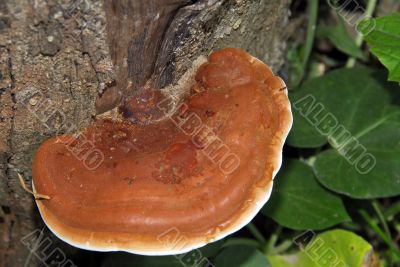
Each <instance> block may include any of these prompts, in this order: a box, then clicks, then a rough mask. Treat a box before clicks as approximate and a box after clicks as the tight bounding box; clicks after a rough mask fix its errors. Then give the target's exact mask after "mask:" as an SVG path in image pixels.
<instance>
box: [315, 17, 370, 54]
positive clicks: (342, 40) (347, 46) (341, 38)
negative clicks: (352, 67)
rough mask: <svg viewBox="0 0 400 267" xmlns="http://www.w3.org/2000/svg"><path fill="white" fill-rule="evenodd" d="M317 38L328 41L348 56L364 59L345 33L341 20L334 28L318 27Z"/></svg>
mask: <svg viewBox="0 0 400 267" xmlns="http://www.w3.org/2000/svg"><path fill="white" fill-rule="evenodd" d="M317 37H319V38H327V39H329V41H330V42H331V43H332V44H333V45H334V46H335V47H336V48H337V49H338V50H340V51H342V52H343V53H345V54H347V55H349V56H352V57H355V58H359V59H365V56H364V54H363V53H362V51H361V49H360V48H359V47H358V46H357V45H356V44H355V42H354V39H353V38H352V37H351V36H350V35H349V34H348V32H347V31H346V28H345V26H344V23H343V21H342V20H340V21H339V23H338V25H336V26H326V25H319V26H318V28H317Z"/></svg>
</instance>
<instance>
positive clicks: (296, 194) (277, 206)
mask: <svg viewBox="0 0 400 267" xmlns="http://www.w3.org/2000/svg"><path fill="white" fill-rule="evenodd" d="M274 183H275V185H274V189H273V191H272V196H271V199H270V200H269V201H268V203H267V204H266V205H265V207H264V208H263V209H262V213H263V214H265V215H267V216H269V217H271V218H273V219H274V220H275V221H277V222H278V223H279V224H281V225H283V226H286V227H289V228H292V229H324V228H327V227H330V226H332V225H335V224H337V223H340V222H343V221H348V220H350V218H349V216H348V215H347V213H346V209H345V207H344V205H343V203H342V200H341V199H340V198H339V197H337V196H336V195H334V194H333V193H331V192H329V191H328V190H326V189H324V188H323V187H322V186H321V185H319V184H318V182H317V181H316V180H315V178H314V174H313V172H312V170H311V168H310V167H308V166H307V165H305V164H304V163H302V162H300V161H297V160H288V161H285V162H284V166H283V169H282V171H281V172H280V173H279V175H278V177H277V178H276V179H275V180H274Z"/></svg>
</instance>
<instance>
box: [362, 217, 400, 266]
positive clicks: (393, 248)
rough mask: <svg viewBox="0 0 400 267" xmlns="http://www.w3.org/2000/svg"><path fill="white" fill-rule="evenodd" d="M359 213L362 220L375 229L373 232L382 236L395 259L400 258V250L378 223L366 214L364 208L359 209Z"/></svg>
mask: <svg viewBox="0 0 400 267" xmlns="http://www.w3.org/2000/svg"><path fill="white" fill-rule="evenodd" d="M359 213H360V215H361V216H362V217H363V218H364V220H365V221H366V222H367V223H368V225H369V226H370V227H371V228H372V229H373V230H374V231H375V233H376V234H377V235H378V236H379V237H380V238H382V240H383V241H384V242H385V243H386V244H387V245H388V246H389V248H390V250H391V251H392V253H393V255H395V256H396V258H397V260H398V259H400V251H399V249H398V248H397V247H396V246H395V245H394V244H393V242H392V240H391V239H390V238H389V237H388V236H387V235H386V234H385V233H384V232H383V231H382V229H381V228H379V226H378V224H377V223H376V222H375V221H374V220H373V219H372V218H371V217H370V216H369V215H368V213H367V212H366V211H364V210H360V211H359Z"/></svg>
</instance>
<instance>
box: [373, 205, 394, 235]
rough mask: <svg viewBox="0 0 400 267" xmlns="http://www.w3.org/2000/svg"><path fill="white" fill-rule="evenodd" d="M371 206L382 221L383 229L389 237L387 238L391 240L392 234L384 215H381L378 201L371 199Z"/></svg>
mask: <svg viewBox="0 0 400 267" xmlns="http://www.w3.org/2000/svg"><path fill="white" fill-rule="evenodd" d="M372 207H373V208H374V210H375V212H376V214H377V215H378V218H379V220H380V221H381V223H382V226H383V229H384V230H385V233H386V235H387V237H389V239H390V240H392V234H391V233H390V230H389V227H388V225H387V223H386V220H385V217H384V216H383V213H382V211H381V208H380V207H379V203H378V202H377V201H376V200H373V201H372Z"/></svg>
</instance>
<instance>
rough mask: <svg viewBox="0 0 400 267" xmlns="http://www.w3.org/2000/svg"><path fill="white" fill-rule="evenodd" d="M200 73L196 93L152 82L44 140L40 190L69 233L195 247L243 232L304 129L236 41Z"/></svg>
mask: <svg viewBox="0 0 400 267" xmlns="http://www.w3.org/2000/svg"><path fill="white" fill-rule="evenodd" d="M194 69H195V71H193V72H192V74H190V75H191V76H190V75H189V76H187V77H189V78H187V81H186V83H185V85H184V86H183V87H184V89H185V90H178V89H176V88H175V89H174V90H167V89H165V90H164V89H161V90H152V89H149V88H147V89H143V90H141V91H140V92H139V93H137V94H136V95H134V96H133V97H130V98H128V99H127V100H125V101H124V102H123V103H122V104H121V106H120V107H119V108H118V112H117V114H118V116H117V118H115V117H114V118H112V117H109V118H105V117H103V118H98V119H97V120H96V121H95V122H93V123H92V125H90V126H89V127H87V128H86V129H84V130H83V131H82V132H81V133H80V134H79V135H77V136H76V135H62V136H58V137H55V138H52V139H49V140H47V141H45V142H44V143H43V144H42V145H41V146H40V148H39V149H38V151H37V153H36V155H35V158H34V162H33V188H34V190H35V192H38V193H40V194H43V195H47V196H49V197H50V199H37V200H36V203H37V205H38V207H39V211H40V213H41V216H42V218H43V220H44V221H45V223H46V224H47V226H48V227H49V228H50V229H51V230H52V231H53V232H54V233H55V234H56V235H57V236H58V237H59V238H60V239H62V240H64V241H66V242H67V243H69V244H71V245H74V246H76V247H80V248H84V249H88V250H96V251H116V250H122V251H127V252H132V253H137V254H143V255H168V254H178V253H184V252H187V251H189V250H192V249H195V248H198V247H201V246H203V245H205V244H207V243H209V242H212V241H215V240H219V239H221V238H223V237H225V236H227V235H229V234H231V233H233V232H235V231H237V230H239V229H240V228H242V227H243V226H244V225H246V224H247V223H248V222H250V220H251V219H252V218H253V217H254V216H255V215H256V214H257V213H258V211H259V210H260V209H261V208H262V206H263V205H264V204H265V203H266V202H267V200H268V199H269V196H270V194H271V189H272V184H273V178H274V176H275V174H276V173H277V171H278V169H279V168H280V165H281V160H282V147H283V144H284V141H285V139H286V136H287V134H288V132H289V129H290V127H291V125H292V114H291V110H290V103H289V100H288V97H287V90H286V86H285V84H284V82H283V81H282V80H281V79H280V78H279V77H277V76H275V75H274V74H273V73H272V71H271V70H270V69H269V68H268V67H267V66H266V65H265V64H264V63H262V62H261V61H260V60H258V59H256V58H254V57H252V56H250V55H249V54H247V53H246V52H244V51H242V50H239V49H233V48H226V49H223V50H220V51H217V52H214V53H212V54H211V55H210V56H209V57H208V59H207V60H206V59H204V60H203V62H202V63H201V64H199V65H198V66H197V67H195V68H194ZM196 69H197V70H196ZM190 77H191V78H190ZM178 91H179V92H180V93H176V92H178ZM88 155H91V156H90V157H89V158H88ZM169 234H173V236H168V235H169ZM177 234H179V238H178V237H177Z"/></svg>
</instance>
